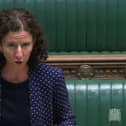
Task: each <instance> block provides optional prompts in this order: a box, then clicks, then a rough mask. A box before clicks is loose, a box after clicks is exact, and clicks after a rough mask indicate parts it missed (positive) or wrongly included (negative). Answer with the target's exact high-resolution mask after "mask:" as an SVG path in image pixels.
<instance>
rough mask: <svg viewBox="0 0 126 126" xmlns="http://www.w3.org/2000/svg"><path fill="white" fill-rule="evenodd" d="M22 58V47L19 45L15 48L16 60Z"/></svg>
mask: <svg viewBox="0 0 126 126" xmlns="http://www.w3.org/2000/svg"><path fill="white" fill-rule="evenodd" d="M22 56H23V50H22V47H21V46H20V45H18V46H17V48H16V58H17V59H21V58H22Z"/></svg>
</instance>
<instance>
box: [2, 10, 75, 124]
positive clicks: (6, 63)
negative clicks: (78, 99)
mask: <svg viewBox="0 0 126 126" xmlns="http://www.w3.org/2000/svg"><path fill="white" fill-rule="evenodd" d="M47 57H48V51H47V43H46V41H45V39H44V35H43V31H42V28H41V26H40V24H39V23H38V21H37V19H36V18H35V17H34V16H33V15H32V14H31V13H30V12H29V11H28V10H26V9H23V8H13V9H4V10H1V11H0V126H54V125H57V126H75V125H76V118H75V115H74V114H73V111H72V108H71V105H70V102H69V98H68V91H67V88H66V85H65V79H64V74H63V71H62V69H60V68H56V67H53V66H50V65H47V64H46V62H45V61H46V59H47Z"/></svg>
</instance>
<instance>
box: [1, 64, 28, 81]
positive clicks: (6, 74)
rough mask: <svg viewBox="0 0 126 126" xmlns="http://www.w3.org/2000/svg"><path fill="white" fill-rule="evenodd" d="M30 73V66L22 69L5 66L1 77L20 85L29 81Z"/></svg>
mask: <svg viewBox="0 0 126 126" xmlns="http://www.w3.org/2000/svg"><path fill="white" fill-rule="evenodd" d="M28 71H29V67H28V65H25V66H21V67H11V66H9V65H5V66H4V68H3V70H2V72H1V76H2V77H3V78H4V79H5V80H7V81H10V82H13V83H18V82H23V81H24V80H27V79H28Z"/></svg>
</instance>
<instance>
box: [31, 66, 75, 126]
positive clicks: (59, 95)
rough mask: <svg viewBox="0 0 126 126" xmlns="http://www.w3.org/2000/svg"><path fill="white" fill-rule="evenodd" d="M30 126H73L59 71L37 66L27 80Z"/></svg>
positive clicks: (71, 114)
mask: <svg viewBox="0 0 126 126" xmlns="http://www.w3.org/2000/svg"><path fill="white" fill-rule="evenodd" d="M29 94H30V95H29V98H30V110H31V124H32V126H54V125H55V124H56V126H75V116H74V114H73V112H72V110H71V106H70V103H69V100H68V92H67V89H66V86H65V81H64V75H63V72H62V70H61V69H59V68H55V67H51V66H49V65H47V64H39V65H38V66H37V67H36V69H35V70H34V71H33V72H30V78H29Z"/></svg>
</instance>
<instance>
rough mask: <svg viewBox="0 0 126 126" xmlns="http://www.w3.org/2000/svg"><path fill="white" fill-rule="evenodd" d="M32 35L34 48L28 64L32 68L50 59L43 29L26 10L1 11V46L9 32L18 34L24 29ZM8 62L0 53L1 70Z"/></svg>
mask: <svg viewBox="0 0 126 126" xmlns="http://www.w3.org/2000/svg"><path fill="white" fill-rule="evenodd" d="M22 26H23V30H25V31H27V32H29V33H31V35H32V37H33V40H34V47H33V51H32V53H31V56H30V59H29V61H28V64H29V65H30V67H32V66H33V65H36V63H38V62H40V60H41V61H45V60H46V59H47V57H48V52H47V45H46V41H45V39H44V36H43V32H42V28H41V26H40V24H39V23H38V21H37V20H36V19H35V17H33V15H32V14H31V13H30V12H29V11H27V10H26V9H24V8H14V9H6V10H1V11H0V44H1V42H2V40H3V38H4V37H5V36H6V35H7V34H8V33H9V32H17V31H20V30H21V29H22ZM5 63H6V61H5V58H4V56H3V55H2V53H0V69H1V68H2V67H3V66H4V65H5Z"/></svg>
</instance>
